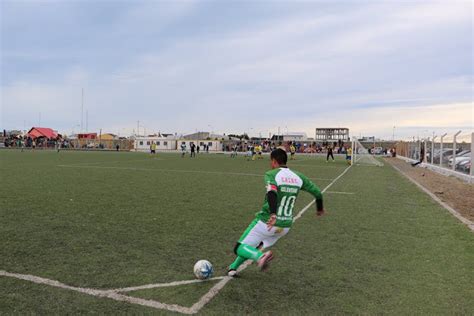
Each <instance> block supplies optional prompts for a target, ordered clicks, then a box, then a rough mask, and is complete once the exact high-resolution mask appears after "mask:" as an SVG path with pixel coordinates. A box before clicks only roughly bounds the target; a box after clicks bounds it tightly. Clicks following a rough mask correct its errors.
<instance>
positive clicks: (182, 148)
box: [181, 142, 186, 158]
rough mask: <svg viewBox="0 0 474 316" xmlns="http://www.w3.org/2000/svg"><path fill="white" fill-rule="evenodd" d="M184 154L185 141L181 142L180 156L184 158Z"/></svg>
mask: <svg viewBox="0 0 474 316" xmlns="http://www.w3.org/2000/svg"><path fill="white" fill-rule="evenodd" d="M184 155H186V143H184V142H183V143H181V158H184Z"/></svg>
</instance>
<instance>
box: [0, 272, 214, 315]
mask: <svg viewBox="0 0 474 316" xmlns="http://www.w3.org/2000/svg"><path fill="white" fill-rule="evenodd" d="M0 276H4V277H10V278H15V279H20V280H25V281H30V282H33V283H36V284H45V285H49V286H53V287H57V288H61V289H65V290H71V291H76V292H79V293H83V294H88V295H92V296H96V297H106V298H110V299H113V300H116V301H122V302H128V303H131V304H138V305H143V306H148V307H152V308H156V309H165V310H168V311H173V312H179V313H182V314H193V313H194V312H193V311H192V310H191V309H190V308H189V307H184V306H180V305H176V304H165V303H161V302H158V301H154V300H146V299H142V298H138V297H132V296H127V295H123V294H120V293H118V290H120V291H122V290H125V291H128V290H130V289H131V288H124V289H115V290H98V289H91V288H83V287H76V286H70V285H66V284H64V283H61V282H59V281H56V280H51V279H47V278H42V277H38V276H34V275H29V274H19V273H10V272H7V271H3V270H0ZM218 279H221V278H213V280H218ZM191 281H193V282H187V281H178V282H171V283H169V284H171V285H168V286H176V285H182V284H190V283H197V282H203V281H202V280H191ZM153 285H157V284H149V286H151V287H148V288H153V287H158V286H153ZM160 285H161V286H165V284H164V283H161V284H160ZM135 288H136V289H137V290H140V289H143V288H146V287H145V286H143V287H135ZM131 291H133V290H131Z"/></svg>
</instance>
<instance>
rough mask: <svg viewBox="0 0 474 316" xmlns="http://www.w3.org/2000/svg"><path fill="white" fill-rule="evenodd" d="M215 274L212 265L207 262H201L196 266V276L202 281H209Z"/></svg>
mask: <svg viewBox="0 0 474 316" xmlns="http://www.w3.org/2000/svg"><path fill="white" fill-rule="evenodd" d="M213 273H214V268H213V267H212V264H211V263H210V262H209V261H207V260H199V261H198V262H196V264H195V265H194V275H195V276H196V278H198V279H200V280H205V279H209V278H210V277H211V276H212V274H213Z"/></svg>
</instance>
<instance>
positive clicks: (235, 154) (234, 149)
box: [230, 144, 237, 158]
mask: <svg viewBox="0 0 474 316" xmlns="http://www.w3.org/2000/svg"><path fill="white" fill-rule="evenodd" d="M230 157H231V158H235V157H237V144H234V146H232V153H231V154H230Z"/></svg>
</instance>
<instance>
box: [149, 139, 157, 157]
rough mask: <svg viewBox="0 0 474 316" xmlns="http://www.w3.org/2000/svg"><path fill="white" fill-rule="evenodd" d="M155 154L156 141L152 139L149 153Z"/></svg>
mask: <svg viewBox="0 0 474 316" xmlns="http://www.w3.org/2000/svg"><path fill="white" fill-rule="evenodd" d="M155 154H156V143H155V142H153V141H152V142H151V145H150V155H155Z"/></svg>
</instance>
